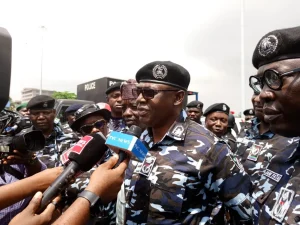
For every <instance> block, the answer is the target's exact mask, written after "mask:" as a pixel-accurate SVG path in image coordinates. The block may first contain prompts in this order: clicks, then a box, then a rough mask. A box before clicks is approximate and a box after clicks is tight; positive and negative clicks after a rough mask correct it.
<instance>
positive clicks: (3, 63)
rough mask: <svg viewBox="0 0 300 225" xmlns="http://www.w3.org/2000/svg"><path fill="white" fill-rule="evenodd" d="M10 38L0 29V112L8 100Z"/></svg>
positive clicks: (4, 30)
mask: <svg viewBox="0 0 300 225" xmlns="http://www.w3.org/2000/svg"><path fill="white" fill-rule="evenodd" d="M11 45H12V41H11V36H10V34H9V33H8V31H7V30H6V29H4V28H2V27H0V111H1V110H2V109H4V107H5V106H6V104H7V102H8V100H9V89H10V75H11V74H10V72H11V48H12V47H11Z"/></svg>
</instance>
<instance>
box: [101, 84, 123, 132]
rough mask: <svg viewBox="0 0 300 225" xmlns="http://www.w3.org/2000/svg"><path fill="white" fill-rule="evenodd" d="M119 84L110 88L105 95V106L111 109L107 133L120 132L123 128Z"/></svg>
mask: <svg viewBox="0 0 300 225" xmlns="http://www.w3.org/2000/svg"><path fill="white" fill-rule="evenodd" d="M120 87H121V82H117V83H115V84H114V85H112V86H110V87H109V88H108V89H107V90H106V92H105V94H106V98H107V104H109V106H110V108H111V119H110V121H109V123H108V129H109V133H110V132H111V131H121V130H122V129H123V128H125V122H124V119H123V117H122V98H121V91H120Z"/></svg>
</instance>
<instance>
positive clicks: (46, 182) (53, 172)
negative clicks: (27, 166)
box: [32, 167, 64, 191]
mask: <svg viewBox="0 0 300 225" xmlns="http://www.w3.org/2000/svg"><path fill="white" fill-rule="evenodd" d="M63 170H64V169H63V167H55V168H51V169H46V170H43V171H42V172H39V173H36V174H35V175H33V176H32V178H33V179H35V180H36V183H37V186H38V191H44V190H46V189H47V188H48V187H49V186H50V184H52V183H53V182H54V180H55V179H56V178H57V177H58V176H59V175H60V174H61V173H62V172H63Z"/></svg>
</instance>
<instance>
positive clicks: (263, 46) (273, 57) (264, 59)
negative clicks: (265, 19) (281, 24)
mask: <svg viewBox="0 0 300 225" xmlns="http://www.w3.org/2000/svg"><path fill="white" fill-rule="evenodd" d="M293 58H300V26H299V27H293V28H287V29H281V30H274V31H272V32H269V33H268V34H266V35H265V36H263V37H262V38H261V39H260V41H259V42H258V44H257V46H256V48H255V50H254V53H253V57H252V63H253V66H254V67H255V68H256V69H258V68H259V67H261V66H263V65H265V64H269V63H271V62H276V61H280V60H284V59H293Z"/></svg>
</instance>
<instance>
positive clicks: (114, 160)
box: [102, 154, 119, 169]
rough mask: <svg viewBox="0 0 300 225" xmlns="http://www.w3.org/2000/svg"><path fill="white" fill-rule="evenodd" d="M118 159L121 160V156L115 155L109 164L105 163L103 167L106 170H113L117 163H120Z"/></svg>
mask: <svg viewBox="0 0 300 225" xmlns="http://www.w3.org/2000/svg"><path fill="white" fill-rule="evenodd" d="M118 159H119V155H118V154H115V155H113V156H112V157H110V159H109V160H108V161H107V162H105V163H103V164H102V165H103V166H104V167H106V168H109V169H111V168H113V167H114V166H115V165H116V163H117V162H118Z"/></svg>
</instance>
